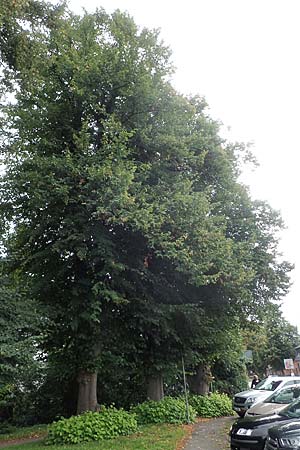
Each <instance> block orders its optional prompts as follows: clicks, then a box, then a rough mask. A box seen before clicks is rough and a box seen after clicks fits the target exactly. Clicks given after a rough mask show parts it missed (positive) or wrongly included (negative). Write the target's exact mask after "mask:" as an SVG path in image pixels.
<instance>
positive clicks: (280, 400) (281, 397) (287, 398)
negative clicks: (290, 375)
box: [264, 385, 300, 405]
mask: <svg viewBox="0 0 300 450" xmlns="http://www.w3.org/2000/svg"><path fill="white" fill-rule="evenodd" d="M298 397H300V386H299V385H294V386H289V387H288V388H283V389H280V391H279V392H274V394H272V395H271V396H270V397H268V398H266V400H264V403H277V404H279V405H287V404H289V403H292V402H293V401H294V400H295V399H296V398H298Z"/></svg>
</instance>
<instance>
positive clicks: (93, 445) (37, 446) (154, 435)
mask: <svg viewBox="0 0 300 450" xmlns="http://www.w3.org/2000/svg"><path fill="white" fill-rule="evenodd" d="M189 433H190V428H189V427H186V426H184V425H169V424H160V425H144V426H142V427H140V431H139V432H138V433H135V434H133V435H131V436H122V437H119V438H116V439H111V440H104V441H99V442H87V443H85V444H77V445H45V443H44V442H32V443H26V444H16V445H14V446H13V447H11V449H12V450H175V449H176V448H180V446H179V447H178V445H179V443H180V442H182V440H183V439H184V437H185V436H186V435H187V434H189ZM13 438H15V435H14V436H13Z"/></svg>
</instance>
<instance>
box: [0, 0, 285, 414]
mask: <svg viewBox="0 0 300 450" xmlns="http://www.w3.org/2000/svg"><path fill="white" fill-rule="evenodd" d="M2 1H3V0H2ZM8 3H9V2H7V1H5V2H4V7H6V13H5V14H2V15H1V17H0V51H1V61H2V72H1V85H2V90H1V92H2V96H3V100H2V108H1V116H0V121H1V129H2V136H3V137H2V140H1V153H2V161H3V164H5V167H6V170H5V173H4V174H3V176H2V179H1V188H0V189H1V191H0V195H1V224H2V229H3V245H4V246H5V251H6V253H7V255H9V262H10V264H9V265H10V270H11V271H13V273H14V274H15V276H17V277H19V279H22V280H26V283H28V284H29V285H30V289H31V296H32V298H33V299H34V300H35V301H37V302H38V303H39V304H40V305H42V306H43V311H44V314H45V317H44V329H43V333H44V336H43V343H42V345H43V349H44V350H45V351H47V353H48V354H52V355H57V356H58V355H63V359H64V360H65V361H68V367H69V369H70V370H71V371H72V373H73V375H74V374H77V377H78V382H79V395H78V411H79V412H80V411H82V410H83V409H95V408H97V398H96V390H95V389H96V385H97V378H96V374H97V371H98V369H99V368H100V367H101V364H102V363H103V355H107V354H108V353H107V352H109V350H110V346H111V347H112V348H114V349H115V358H116V361H117V360H118V358H125V359H126V357H127V358H128V355H129V353H134V355H135V360H137V359H138V360H139V362H140V363H142V367H143V368H144V376H145V378H146V379H147V378H151V379H153V377H155V376H161V373H162V372H164V371H165V370H167V367H166V366H169V368H170V367H171V366H172V364H174V365H176V363H178V361H179V360H180V357H181V355H182V354H183V353H185V354H186V357H187V358H188V362H189V364H190V365H192V366H196V365H197V364H199V363H200V362H202V361H203V360H204V359H206V360H210V361H213V360H214V358H215V356H214V355H217V354H218V353H219V351H218V350H217V349H216V348H215V347H218V346H220V345H221V341H222V339H223V338H222V333H221V327H222V325H221V323H222V324H223V330H222V331H223V333H225V332H226V330H228V333H232V328H233V325H234V324H235V323H236V324H237V325H238V326H239V324H240V322H242V321H244V322H247V321H249V320H250V319H255V320H259V318H260V317H261V316H262V315H263V314H264V309H265V308H266V307H268V305H270V304H271V303H272V302H273V301H277V300H280V299H281V298H282V296H283V295H284V294H285V293H286V292H287V289H288V285H289V278H288V272H289V270H290V268H291V266H290V265H289V264H288V263H286V262H281V261H280V258H279V255H278V246H277V238H276V233H277V232H278V231H279V230H280V228H281V227H282V222H281V219H280V217H279V215H278V214H277V213H276V212H275V211H273V210H272V209H271V208H270V207H269V206H268V205H267V204H265V203H262V202H255V201H252V200H251V198H250V196H249V193H248V190H247V188H246V187H245V186H243V185H242V184H240V183H239V181H238V174H239V154H240V152H241V150H242V149H243V148H244V147H243V146H242V145H238V144H236V145H232V144H230V143H227V142H225V141H224V140H223V139H222V138H221V137H220V133H219V125H218V123H217V122H216V121H214V120H212V119H211V118H210V117H209V116H208V114H207V112H206V103H205V100H204V99H202V98H199V97H197V96H195V97H192V98H189V97H186V96H183V95H181V94H180V93H178V92H176V91H175V90H174V88H173V87H172V85H171V83H170V81H169V78H170V75H171V73H172V71H173V68H172V65H171V63H170V51H169V49H168V48H167V47H166V46H164V45H163V43H161V42H160V38H159V34H158V32H157V31H151V30H147V29H139V28H138V27H137V25H136V24H135V23H134V21H133V19H132V18H131V17H129V16H128V15H127V14H124V13H121V12H120V11H116V12H115V13H113V14H112V15H109V14H107V13H106V12H105V11H104V10H102V9H99V10H97V11H96V12H95V13H93V14H88V13H85V14H84V15H83V16H77V15H74V14H73V13H71V12H70V11H69V10H68V8H67V6H66V5H65V4H58V5H55V6H53V5H51V4H47V3H44V2H42V1H34V0H27V1H26V0H23V1H22V0H19V1H16V2H14V7H13V8H12V9H11V8H8V9H7V5H8ZM4 11H5V9H4ZM8 93H9V94H10V96H7V94H8ZM223 337H224V334H223ZM166 353H167V354H168V355H169V361H165V355H166ZM126 355H127V356H126ZM119 360H120V359H119ZM101 361H102V362H101ZM87 385H89V388H90V393H91V392H93V395H90V394H88V392H87V391H86V390H85V389H86V388H85V387H84V386H87ZM87 398H89V399H92V400H91V402H90V403H87Z"/></svg>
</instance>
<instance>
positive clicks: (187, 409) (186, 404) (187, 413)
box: [181, 356, 190, 423]
mask: <svg viewBox="0 0 300 450" xmlns="http://www.w3.org/2000/svg"><path fill="white" fill-rule="evenodd" d="M181 359H182V373H183V386H184V396H185V407H186V418H187V423H190V412H189V399H188V395H187V387H186V377H185V368H184V359H183V356H182V358H181Z"/></svg>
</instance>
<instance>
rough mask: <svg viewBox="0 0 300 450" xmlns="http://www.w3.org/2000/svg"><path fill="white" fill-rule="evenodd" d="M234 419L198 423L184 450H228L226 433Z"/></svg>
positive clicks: (208, 420) (209, 420)
mask: <svg viewBox="0 0 300 450" xmlns="http://www.w3.org/2000/svg"><path fill="white" fill-rule="evenodd" d="M236 418H237V417H236V416H235V417H221V418H218V419H207V420H204V421H200V422H198V423H197V424H196V425H195V426H194V431H193V433H192V435H191V437H190V439H189V440H188V441H187V443H186V444H185V447H184V450H228V449H230V445H229V440H228V431H229V428H230V426H231V424H232V422H233V421H234V420H236Z"/></svg>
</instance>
